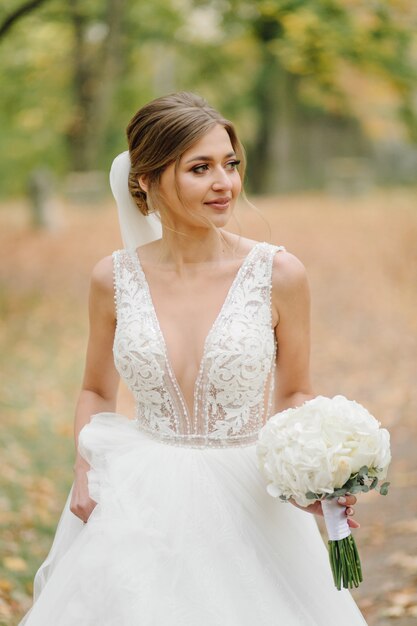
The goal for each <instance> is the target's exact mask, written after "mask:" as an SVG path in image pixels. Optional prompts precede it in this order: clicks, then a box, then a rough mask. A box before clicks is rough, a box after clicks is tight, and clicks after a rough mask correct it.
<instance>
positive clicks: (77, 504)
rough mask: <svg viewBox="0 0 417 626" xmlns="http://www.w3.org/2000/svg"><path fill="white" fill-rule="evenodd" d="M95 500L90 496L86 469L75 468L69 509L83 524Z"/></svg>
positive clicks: (93, 506) (94, 505) (95, 503)
mask: <svg viewBox="0 0 417 626" xmlns="http://www.w3.org/2000/svg"><path fill="white" fill-rule="evenodd" d="M96 505H97V502H95V501H94V500H92V499H91V498H90V494H89V491H88V481H87V471H86V469H84V468H83V469H75V480H74V487H73V490H72V497H71V504H70V511H71V513H74V515H76V516H77V517H79V518H80V520H82V521H83V522H84V523H85V524H86V523H87V521H88V518H89V517H90V515H91V513H92V511H93V509H94V508H95V507H96Z"/></svg>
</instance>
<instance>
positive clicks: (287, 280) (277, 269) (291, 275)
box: [272, 250, 307, 291]
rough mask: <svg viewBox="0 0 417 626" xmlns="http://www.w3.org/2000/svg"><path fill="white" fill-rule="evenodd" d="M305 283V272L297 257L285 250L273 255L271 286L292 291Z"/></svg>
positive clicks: (279, 289)
mask: <svg viewBox="0 0 417 626" xmlns="http://www.w3.org/2000/svg"><path fill="white" fill-rule="evenodd" d="M306 284H307V272H306V269H305V267H304V265H303V263H302V262H301V261H300V259H299V258H298V257H296V256H295V255H294V254H292V253H291V252H287V251H286V250H280V251H279V252H277V253H276V254H275V255H274V258H273V263H272V288H273V289H275V290H278V291H293V290H294V289H299V288H302V287H303V286H305V285H306Z"/></svg>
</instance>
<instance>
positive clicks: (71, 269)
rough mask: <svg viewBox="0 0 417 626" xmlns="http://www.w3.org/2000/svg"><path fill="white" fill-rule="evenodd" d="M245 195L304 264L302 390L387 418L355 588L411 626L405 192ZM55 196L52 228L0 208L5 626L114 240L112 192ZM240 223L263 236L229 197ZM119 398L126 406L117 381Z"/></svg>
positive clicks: (414, 351)
mask: <svg viewBox="0 0 417 626" xmlns="http://www.w3.org/2000/svg"><path fill="white" fill-rule="evenodd" d="M256 205H257V207H258V208H259V209H260V210H261V212H262V214H263V215H264V216H265V217H266V218H267V220H268V221H269V223H270V225H271V229H272V241H273V242H275V243H279V244H284V245H285V246H286V247H287V249H288V250H290V251H291V252H293V253H294V254H296V255H297V256H298V257H299V258H300V259H301V260H302V261H303V262H304V264H305V266H306V267H307V270H308V274H309V277H310V284H311V290H312V329H313V344H312V369H313V378H314V384H315V390H316V392H317V393H321V394H323V395H334V394H336V393H342V394H344V395H346V396H347V397H349V398H353V399H356V400H357V401H359V402H361V403H362V404H364V405H365V406H367V408H368V409H369V410H370V411H371V412H372V413H373V414H374V415H375V416H376V417H378V419H379V420H380V421H381V422H382V423H383V425H384V426H386V427H387V428H389V429H390V431H391V434H392V445H393V455H394V460H393V463H392V467H391V472H390V480H391V483H392V485H391V492H390V494H389V496H388V497H386V498H384V497H381V496H379V495H378V494H376V493H371V494H367V495H366V496H363V497H362V498H361V502H360V505H359V506H358V507H357V519H358V520H359V521H360V522H361V524H362V528H361V529H360V530H359V531H356V532H355V536H356V539H357V542H358V545H359V549H360V551H361V556H362V561H363V569H364V576H365V581H364V583H363V584H362V586H361V587H360V588H359V589H358V590H356V591H355V592H354V596H355V598H356V600H357V601H358V603H359V605H360V607H361V609H362V611H363V613H364V615H365V616H366V619H367V620H368V623H369V624H370V625H371V626H385V625H388V624H393V625H394V624H395V625H398V626H411V625H412V624H416V623H417V591H416V589H417V584H416V583H417V521H416V520H417V462H416V460H415V446H414V445H413V441H415V437H416V434H417V420H416V417H415V416H416V410H417V392H416V384H415V376H416V374H415V372H416V365H417V358H416V355H417V315H416V310H417V212H416V206H415V205H416V194H415V193H413V192H412V191H401V190H399V191H389V192H382V191H379V192H374V193H372V194H370V195H368V196H362V197H358V198H353V199H352V198H350V199H348V198H336V197H325V196H322V195H310V196H307V195H304V196H291V197H278V198H273V199H271V198H270V199H265V198H263V199H259V200H258V201H256ZM56 209H57V214H56V216H55V226H54V228H53V229H52V230H50V231H33V230H31V229H30V227H29V225H28V217H27V214H26V207H25V205H24V203H23V202H22V203H15V204H12V203H10V204H8V205H3V206H1V207H0V255H1V262H0V304H1V316H2V325H1V327H0V362H1V370H2V374H1V380H2V383H1V384H2V390H1V411H2V417H1V431H0V449H1V455H0V528H1V538H0V624H1V625H4V626H6V625H7V626H15V625H16V624H17V623H18V621H19V617H20V616H21V615H22V613H23V612H24V611H25V610H27V609H28V608H29V606H30V602H31V597H30V596H31V592H32V580H33V575H34V573H35V571H36V569H37V567H38V566H39V565H40V563H41V561H42V560H43V558H44V557H45V555H46V553H47V551H48V549H49V547H50V543H51V540H52V537H53V533H54V530H55V527H56V523H57V521H58V518H59V514H60V511H61V509H62V507H63V505H64V502H65V499H66V497H67V493H68V489H69V487H70V485H71V482H72V461H73V444H72V419H73V412H74V407H75V403H76V399H77V393H78V389H79V385H80V382H81V376H82V368H83V360H84V353H85V346H86V339H87V295H88V282H89V273H90V271H91V268H92V266H93V265H94V263H95V262H96V260H98V259H99V258H101V257H102V256H105V255H107V254H109V253H110V252H111V251H112V250H114V249H117V248H119V247H121V244H120V240H119V236H118V227H117V221H116V215H115V211H114V210H113V207H112V203H111V202H110V201H108V202H106V203H104V205H101V206H100V207H98V206H70V205H66V204H65V203H64V202H63V201H60V202H58V201H57V207H56ZM239 221H240V224H241V227H242V232H243V234H245V235H246V236H250V237H253V238H256V239H261V240H264V239H269V234H268V229H267V226H266V225H265V222H263V221H262V220H261V219H260V217H259V216H258V215H257V214H256V213H255V212H254V211H252V210H251V209H248V208H244V207H242V208H241V209H240V210H239ZM232 227H233V229H236V223H235V222H234V223H233V226H232ZM118 408H119V410H121V411H125V412H127V413H128V414H130V415H131V414H132V407H131V402H130V399H129V398H128V396H127V394H126V391H125V390H122V392H121V398H120V406H119V407H118ZM277 506H280V505H279V503H278V504H277ZM335 623H337V616H335ZM323 626H324V625H323ZM326 626H327V625H326ZM329 626H330V625H329Z"/></svg>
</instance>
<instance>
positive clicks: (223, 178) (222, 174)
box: [211, 166, 233, 191]
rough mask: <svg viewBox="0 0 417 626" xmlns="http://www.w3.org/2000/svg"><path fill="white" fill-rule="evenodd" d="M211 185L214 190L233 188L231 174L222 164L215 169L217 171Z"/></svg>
mask: <svg viewBox="0 0 417 626" xmlns="http://www.w3.org/2000/svg"><path fill="white" fill-rule="evenodd" d="M211 187H212V189H213V191H221V190H222V189H226V190H230V189H232V187H233V183H232V181H231V180H230V176H229V175H228V173H227V172H226V171H225V170H224V169H223V167H221V166H220V167H218V168H216V169H215V173H214V176H213V183H212V186H211Z"/></svg>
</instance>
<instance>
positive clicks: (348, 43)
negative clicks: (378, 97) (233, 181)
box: [223, 0, 417, 191]
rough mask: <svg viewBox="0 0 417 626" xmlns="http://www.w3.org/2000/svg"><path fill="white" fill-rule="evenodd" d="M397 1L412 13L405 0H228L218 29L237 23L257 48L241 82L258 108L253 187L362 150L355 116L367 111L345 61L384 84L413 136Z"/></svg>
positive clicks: (267, 186)
mask: <svg viewBox="0 0 417 626" xmlns="http://www.w3.org/2000/svg"><path fill="white" fill-rule="evenodd" d="M407 9H409V11H410V15H412V13H413V9H412V5H411V4H410V3H409V2H406V1H404V2H400V1H399V2H391V1H390V0H379V1H376V2H373V3H369V2H364V1H362V0H255V1H253V0H250V2H246V1H245V0H230V2H229V4H228V6H227V8H226V9H225V10H223V20H224V28H225V29H231V30H232V31H233V29H235V30H236V23H237V22H239V23H240V25H241V30H240V32H238V36H242V31H243V32H249V33H250V35H251V36H252V37H253V38H254V40H255V42H256V45H257V47H258V49H259V64H258V70H257V72H256V73H255V75H254V79H253V81H252V84H251V86H250V89H251V92H252V97H253V104H254V106H256V107H257V112H258V125H257V128H258V130H257V134H256V137H255V138H254V140H253V141H252V144H251V146H250V151H249V154H250V157H251V159H252V165H251V169H250V170H249V171H250V172H252V178H251V182H252V188H253V189H255V190H256V191H276V190H282V189H291V188H294V187H297V186H300V183H301V185H305V183H306V182H307V183H310V184H314V183H315V182H316V183H317V182H323V179H324V176H325V162H326V159H327V157H329V158H331V157H332V156H335V155H337V151H340V152H339V154H340V155H343V154H344V153H345V152H346V151H347V153H348V154H350V155H354V154H357V155H363V154H366V153H368V154H369V153H370V146H369V142H367V141H366V139H365V137H364V133H363V132H362V129H361V128H360V126H359V125H358V123H357V122H356V120H357V119H359V120H360V121H361V122H362V123H363V124H364V125H366V123H367V122H368V119H367V116H366V115H363V114H362V115H361V111H360V109H359V108H358V105H357V102H358V100H359V101H360V99H361V94H360V93H357V91H356V90H355V87H354V85H353V84H352V80H351V75H352V70H353V71H355V72H357V73H363V74H364V75H365V76H367V77H369V76H370V77H372V76H377V77H378V78H379V80H380V81H381V82H383V83H384V85H385V88H386V89H387V90H390V91H391V92H392V93H393V95H394V96H395V100H396V105H395V107H392V108H396V109H397V114H398V116H399V117H401V118H402V120H403V122H404V124H405V125H406V126H407V128H408V132H409V138H410V139H412V140H415V139H417V124H416V115H415V109H414V108H413V102H414V98H415V96H414V93H415V88H416V78H417V74H416V68H415V62H414V58H413V42H414V41H415V30H414V28H413V26H412V20H407V19H404V18H405V17H406V15H405V13H404V12H405V11H406V10H407ZM375 117H376V112H375V111H374V112H373V118H375ZM335 139H337V142H336V143H335V141H334V140H335ZM336 146H337V147H336ZM335 147H336V152H335ZM306 155H308V156H309V158H308V159H307V160H306ZM311 157H312V158H311ZM320 165H321V167H320Z"/></svg>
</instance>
